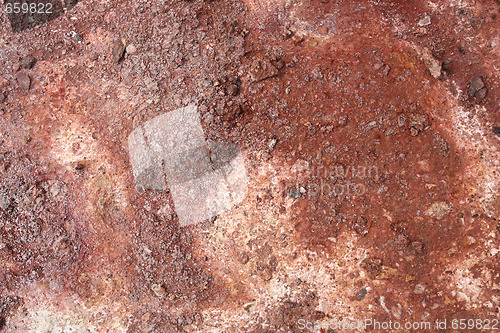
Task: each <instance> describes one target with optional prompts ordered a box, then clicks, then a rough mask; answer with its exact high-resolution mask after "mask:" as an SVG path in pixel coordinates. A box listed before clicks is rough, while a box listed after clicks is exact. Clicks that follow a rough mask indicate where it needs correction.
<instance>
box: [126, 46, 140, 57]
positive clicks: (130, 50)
mask: <svg viewBox="0 0 500 333" xmlns="http://www.w3.org/2000/svg"><path fill="white" fill-rule="evenodd" d="M125 51H126V52H127V53H128V54H132V55H134V54H137V48H136V47H135V45H133V44H129V45H127V48H126V49H125Z"/></svg>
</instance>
